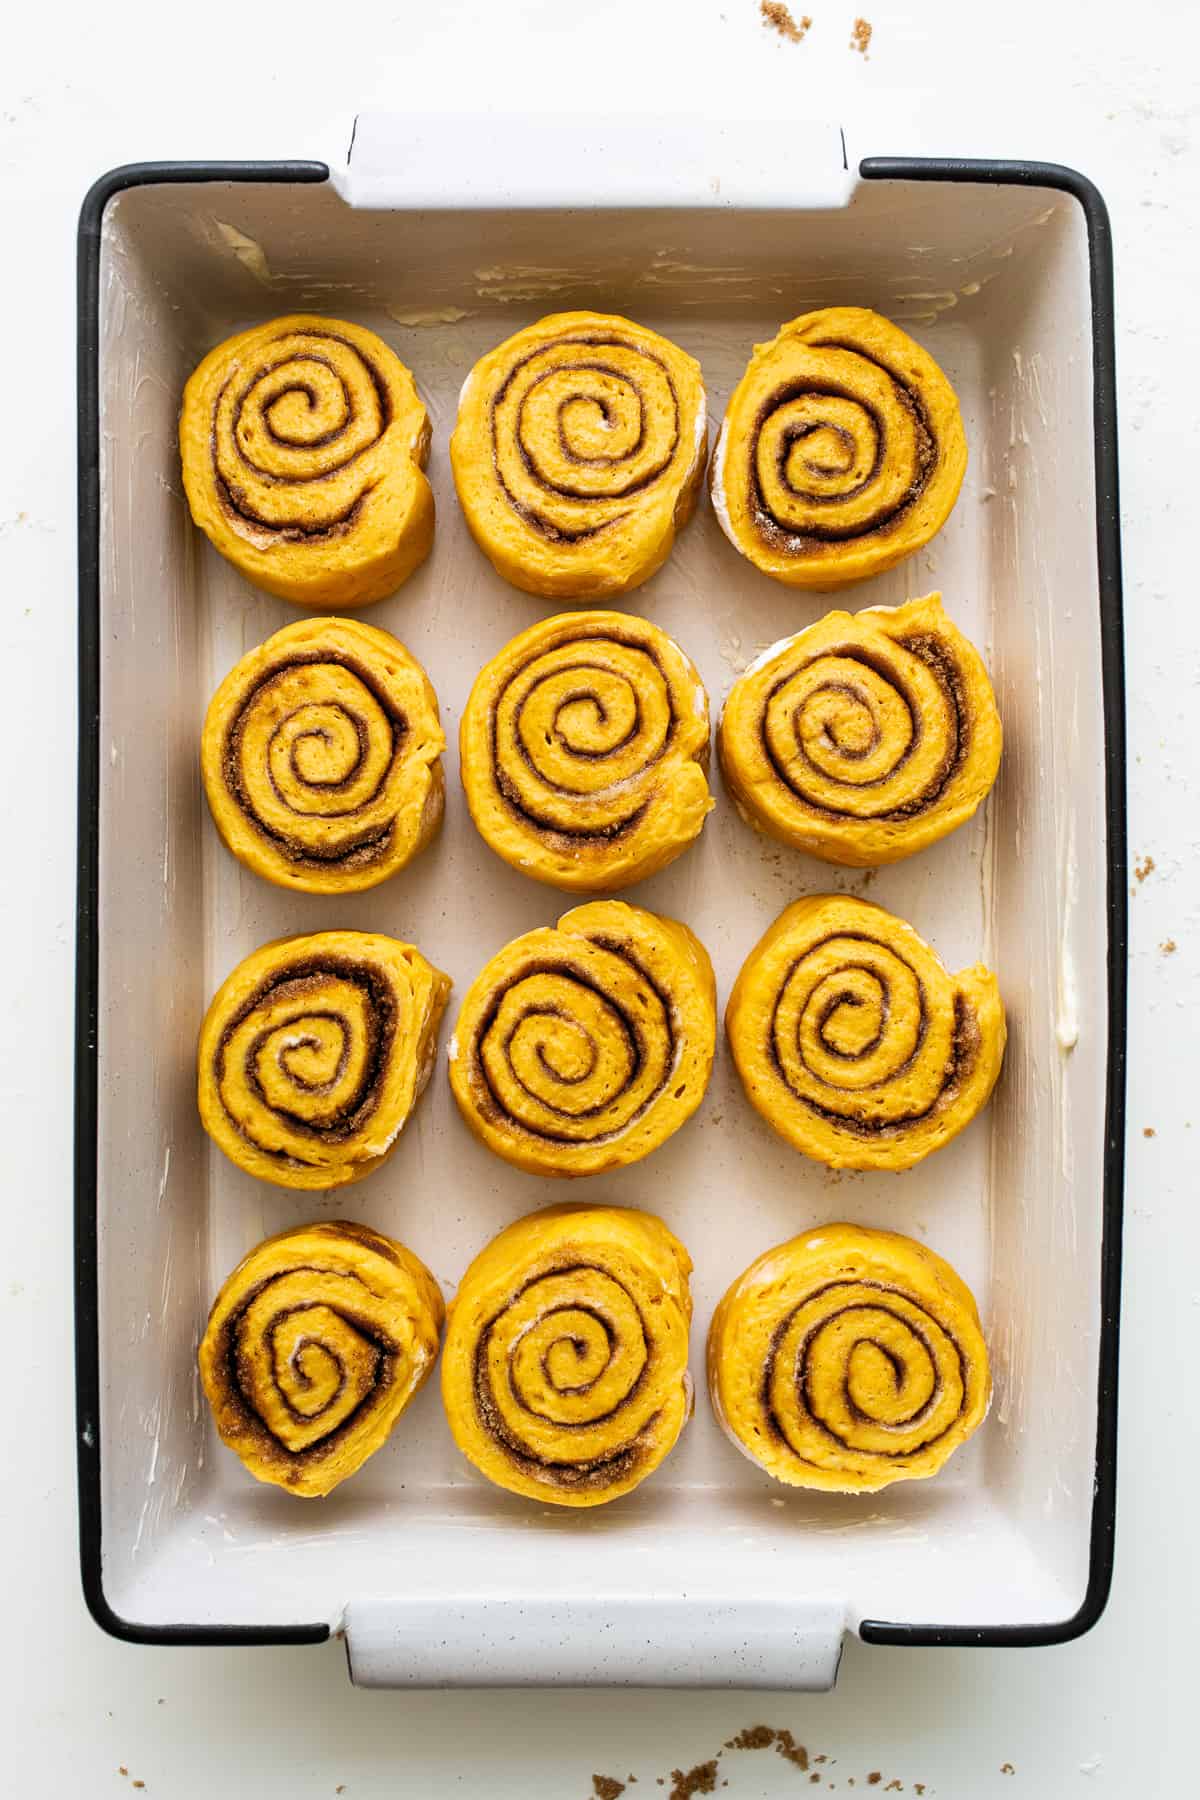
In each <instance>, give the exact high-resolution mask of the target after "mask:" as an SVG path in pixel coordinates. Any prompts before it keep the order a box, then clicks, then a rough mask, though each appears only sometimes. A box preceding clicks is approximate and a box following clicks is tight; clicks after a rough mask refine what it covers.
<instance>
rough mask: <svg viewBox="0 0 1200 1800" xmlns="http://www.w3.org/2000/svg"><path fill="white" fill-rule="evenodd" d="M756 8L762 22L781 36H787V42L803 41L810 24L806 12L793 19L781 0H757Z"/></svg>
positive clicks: (799, 42)
mask: <svg viewBox="0 0 1200 1800" xmlns="http://www.w3.org/2000/svg"><path fill="white" fill-rule="evenodd" d="M758 10H759V12H760V13H761V15H762V22H763V24H764V25H769V26H770V27H771V30H772V31H777V32H778V33H779V35H780V37H781V38H787V39H788V41H789V43H793V44H801V43H803V42H804V39H805V37H806V35H807V33H808V31H809V28H810V27H811V25H812V20H811V19H810V18H809V16H808V14H807V13H804V14H802V15H801V17H800V18H799V19H798V20H797V19H793V17H792V15H791V13H790V12H789V11H788V9H787V7H786V6H784V5H783V4H782V0H759V8H758Z"/></svg>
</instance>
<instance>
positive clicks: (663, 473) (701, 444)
mask: <svg viewBox="0 0 1200 1800" xmlns="http://www.w3.org/2000/svg"><path fill="white" fill-rule="evenodd" d="M706 427H707V412H706V407H705V397H704V383H703V380H702V378H701V374H700V365H699V363H697V362H696V361H695V360H694V358H692V357H690V356H688V355H687V354H686V352H684V351H683V350H680V349H679V348H678V347H677V346H676V345H675V344H672V343H669V342H668V340H667V339H666V338H663V337H659V335H658V333H657V332H654V331H647V330H646V328H645V326H642V325H635V324H634V323H633V321H632V320H631V319H622V318H618V317H616V316H613V315H610V314H608V313H592V312H573V313H553V314H551V316H550V317H549V318H545V319H539V320H538V322H537V324H536V325H530V326H527V327H526V329H525V330H524V331H519V332H517V334H516V336H515V337H511V338H508V339H507V340H506V341H505V342H504V343H503V344H500V345H499V346H498V347H497V348H496V349H495V350H492V351H489V353H488V354H487V355H486V356H485V357H483V358H482V359H481V360H480V361H479V362H477V363H476V365H475V367H474V368H473V369H472V371H471V373H470V375H469V376H468V377H467V381H466V383H465V385H464V387H463V391H462V396H461V398H460V400H459V408H458V423H457V425H456V426H455V429H454V435H453V437H452V438H451V439H450V460H451V462H452V464H453V467H454V481H455V486H456V487H457V489H458V497H459V500H460V502H461V503H462V509H463V512H464V514H465V515H466V520H467V524H468V525H469V526H470V528H471V533H472V535H473V537H474V538H475V541H476V542H477V543H478V545H479V547H480V549H481V550H482V551H483V552H484V554H485V555H486V556H488V557H489V558H490V559H491V561H492V563H493V564H494V566H495V568H496V569H497V570H498V571H499V573H500V574H501V575H503V577H504V578H505V580H506V581H511V582H512V583H513V585H514V586H515V587H519V588H524V589H525V590H526V591H527V592H528V593H531V594H541V595H544V596H546V598H548V599H575V598H587V599H610V598H613V597H615V596H616V595H618V594H626V593H628V592H629V590H630V589H631V588H635V587H638V586H639V585H640V584H641V583H642V582H643V581H646V580H647V579H648V578H649V577H650V576H651V575H653V574H654V572H655V570H656V569H658V568H659V567H660V566H661V565H662V564H663V563H664V562H665V561H666V559H667V556H668V555H669V554H670V550H671V545H672V544H673V543H674V541H675V534H676V532H677V531H678V530H680V528H681V527H682V526H683V525H684V523H685V522H686V520H687V519H688V518H689V517H690V515H691V513H692V510H693V508H694V506H695V503H696V496H697V493H698V491H699V488H700V485H701V483H702V481H703V477H704V464H705V455H706V450H707V430H706Z"/></svg>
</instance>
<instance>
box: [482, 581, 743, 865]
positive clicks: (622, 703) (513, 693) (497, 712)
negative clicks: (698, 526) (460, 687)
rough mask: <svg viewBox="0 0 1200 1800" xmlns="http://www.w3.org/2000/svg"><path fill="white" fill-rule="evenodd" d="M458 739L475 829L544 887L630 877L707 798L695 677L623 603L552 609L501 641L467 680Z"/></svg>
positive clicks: (676, 847) (693, 830)
mask: <svg viewBox="0 0 1200 1800" xmlns="http://www.w3.org/2000/svg"><path fill="white" fill-rule="evenodd" d="M459 748H460V764H461V769H462V781H463V788H464V790H465V792H466V796H467V805H468V806H469V807H470V809H471V817H472V819H473V820H474V821H475V825H476V828H477V830H478V831H479V833H480V835H481V837H483V838H484V840H485V841H486V842H487V843H488V844H489V845H490V846H491V848H492V849H493V850H494V851H495V852H496V854H497V855H498V856H502V857H503V858H504V860H505V862H507V863H511V865H512V866H513V868H515V869H520V870H521V872H522V874H525V875H529V876H532V877H533V879H534V880H535V881H544V882H547V883H548V884H549V885H550V886H551V887H558V888H567V889H570V890H573V891H576V892H582V893H590V894H594V893H613V892H615V891H616V890H617V889H619V888H623V887H628V886H629V885H630V883H631V882H634V881H641V880H643V879H644V878H645V877H646V876H647V875H653V874H654V873H655V872H656V871H657V870H659V869H662V868H665V867H666V865H667V864H668V863H670V862H673V861H674V859H675V858H676V857H677V856H678V855H680V853H681V852H682V851H684V850H686V849H687V847H688V845H689V844H691V843H692V842H693V841H694V839H695V838H697V837H698V836H699V834H700V829H701V827H702V826H703V824H704V821H705V818H706V817H707V816H708V814H709V812H710V811H711V810H712V806H713V801H712V799H711V797H710V795H709V791H708V777H707V770H708V759H709V723H708V694H707V692H706V690H705V687H704V683H703V682H702V681H701V679H700V676H699V674H698V672H697V670H696V668H695V666H694V664H693V663H692V662H691V660H690V658H689V657H687V656H685V654H684V652H683V651H682V650H681V649H680V647H679V645H678V644H677V643H676V642H675V640H674V639H673V638H670V637H668V636H667V634H666V632H665V631H660V630H659V628H658V627H657V625H652V624H651V623H650V621H649V620H648V619H639V618H637V617H636V616H635V615H634V614H632V613H619V612H577V613H560V614H558V615H557V616H556V617H554V618H552V619H544V620H543V621H542V622H541V624H540V625H532V626H530V628H529V630H528V631H522V632H521V633H520V634H519V636H517V637H515V638H513V639H512V641H511V642H510V643H508V644H506V645H505V647H504V649H503V650H501V651H500V653H499V655H497V656H494V657H493V658H492V660H491V662H490V663H488V664H487V665H486V667H485V668H484V669H483V670H482V671H481V673H480V674H479V676H478V677H477V678H476V681H475V685H474V686H473V687H472V689H471V694H470V697H469V699H468V701H467V704H466V707H465V709H464V711H463V716H462V723H461V727H460V731H459Z"/></svg>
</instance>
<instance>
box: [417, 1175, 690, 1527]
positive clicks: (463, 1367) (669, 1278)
mask: <svg viewBox="0 0 1200 1800" xmlns="http://www.w3.org/2000/svg"><path fill="white" fill-rule="evenodd" d="M691 1266H692V1264H691V1258H690V1257H689V1256H688V1253H687V1251H686V1250H685V1249H684V1247H683V1245H682V1244H681V1243H680V1242H679V1240H678V1239H677V1238H675V1237H674V1236H672V1234H671V1233H670V1232H669V1231H668V1230H667V1228H666V1226H665V1225H664V1224H663V1223H662V1221H661V1219H657V1218H655V1217H654V1216H653V1215H652V1214H650V1213H644V1212H634V1211H632V1210H629V1209H626V1208H620V1207H600V1208H594V1209H593V1208H580V1207H548V1208H547V1209H546V1210H545V1211H543V1212H538V1213H534V1214H532V1215H531V1216H530V1217H529V1218H527V1219H519V1220H518V1221H517V1223H516V1224H515V1225H510V1226H509V1227H508V1229H507V1230H506V1231H502V1232H501V1233H500V1235H499V1237H497V1238H494V1239H493V1240H492V1242H491V1243H490V1244H489V1245H488V1246H487V1248H486V1249H485V1250H483V1251H481V1252H480V1254H479V1255H478V1256H477V1257H476V1258H475V1261H474V1262H473V1263H472V1264H471V1266H470V1268H469V1269H468V1270H467V1272H466V1274H465V1275H464V1276H463V1278H462V1281H461V1282H460V1283H459V1287H458V1293H457V1295H456V1296H455V1299H454V1301H453V1303H452V1305H451V1308H450V1315H449V1319H448V1321H447V1329H446V1347H445V1351H444V1353H443V1356H442V1398H443V1401H444V1403H445V1407H446V1417H447V1419H448V1420H449V1423H450V1429H451V1431H452V1432H453V1434H454V1440H455V1442H456V1443H457V1445H458V1447H459V1449H460V1450H461V1451H462V1452H463V1455H464V1456H466V1457H467V1458H468V1459H469V1460H470V1461H471V1462H472V1463H474V1465H475V1467H476V1468H477V1469H479V1470H480V1471H481V1473H482V1474H484V1475H486V1476H487V1478H488V1480H489V1481H493V1482H495V1483H496V1485H497V1486H498V1487H502V1488H508V1489H509V1491H510V1492H512V1493H515V1494H524V1495H526V1496H527V1497H528V1498H529V1499H531V1500H540V1501H542V1502H543V1503H545V1502H549V1503H550V1504H551V1505H554V1506H600V1505H602V1504H603V1503H604V1502H605V1501H608V1500H615V1499H617V1497H618V1496H619V1495H621V1494H627V1493H628V1492H629V1491H630V1490H631V1489H632V1488H635V1487H636V1486H637V1485H638V1483H639V1482H641V1481H644V1480H645V1479H646V1477H647V1476H648V1475H651V1474H652V1473H653V1472H654V1470H655V1469H657V1468H658V1466H659V1464H660V1463H661V1462H662V1461H663V1458H664V1457H665V1456H666V1455H667V1454H668V1453H669V1452H670V1450H671V1449H672V1448H673V1446H674V1444H675V1442H676V1439H677V1438H678V1437H679V1434H680V1432H681V1431H682V1429H683V1427H684V1425H685V1423H686V1422H687V1420H688V1418H689V1417H690V1415H691V1411H692V1384H691V1380H690V1377H689V1375H688V1369H687V1358H688V1325H689V1321H690V1319H691V1313H692V1301H691V1293H690V1290H689V1288H688V1275H689V1273H690V1271H691Z"/></svg>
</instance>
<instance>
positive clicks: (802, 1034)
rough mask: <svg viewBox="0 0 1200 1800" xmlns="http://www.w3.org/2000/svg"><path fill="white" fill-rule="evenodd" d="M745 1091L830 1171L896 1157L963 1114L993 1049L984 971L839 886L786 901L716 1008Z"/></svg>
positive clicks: (920, 1147) (1000, 1049) (994, 1026)
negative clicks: (947, 956) (945, 961)
mask: <svg viewBox="0 0 1200 1800" xmlns="http://www.w3.org/2000/svg"><path fill="white" fill-rule="evenodd" d="M726 1027H727V1030H728V1033H729V1041H730V1046H731V1048H732V1051H733V1056H734V1061H735V1063H736V1064H737V1068H738V1073H739V1074H740V1076H741V1078H742V1083H743V1086H744V1087H745V1089H746V1093H747V1095H748V1097H749V1099H750V1100H751V1102H752V1103H753V1105H754V1106H755V1107H756V1108H757V1109H758V1111H759V1112H760V1113H761V1114H762V1115H763V1117H764V1118H765V1119H766V1120H767V1121H768V1122H769V1123H770V1124H771V1125H773V1126H774V1127H775V1129H776V1131H778V1132H779V1133H780V1134H781V1135H782V1136H783V1137H785V1138H787V1139H788V1141H789V1142H790V1143H792V1144H794V1145H795V1146H796V1148H797V1149H799V1150H802V1151H804V1153H805V1155H807V1156H811V1157H814V1158H815V1159H816V1160H817V1161H818V1162H823V1163H825V1164H827V1165H828V1167H830V1168H833V1169H905V1168H909V1167H911V1166H912V1165H913V1164H914V1163H917V1162H919V1161H920V1160H921V1159H922V1158H923V1157H925V1156H927V1155H929V1153H930V1151H932V1150H937V1149H940V1148H941V1147H942V1146H943V1145H944V1144H946V1143H948V1142H949V1140H950V1139H951V1138H952V1137H954V1136H955V1135H956V1134H957V1133H958V1132H959V1131H961V1130H962V1129H963V1127H964V1126H965V1125H967V1124H969V1123H970V1121H971V1120H972V1119H973V1118H974V1117H975V1115H976V1113H977V1112H978V1111H979V1109H980V1107H981V1106H983V1104H984V1103H985V1101H986V1100H987V1098H988V1096H989V1095H990V1093H991V1091H992V1088H993V1086H994V1085H995V1082H996V1078H997V1076H998V1074H999V1071H1000V1063H1001V1059H1002V1057H1003V1054H1004V1039H1005V1027H1004V1009H1003V1006H1002V1005H1001V1002H1000V995H999V990H998V987H997V984H996V978H995V976H994V975H992V974H990V973H989V971H988V970H986V969H984V968H982V967H979V966H976V967H974V968H971V969H965V970H963V971H962V972H961V973H960V974H958V975H950V974H949V973H948V971H947V970H946V969H945V968H944V967H943V965H942V964H941V962H940V961H939V960H938V958H937V956H936V955H935V954H934V952H933V951H932V950H931V949H930V947H929V945H928V944H926V943H925V942H924V940H923V939H922V938H920V937H919V936H918V935H917V933H916V932H915V931H914V930H913V928H912V926H911V925H908V924H906V923H905V922H904V920H903V919H897V918H895V917H893V915H892V914H891V913H887V912H885V911H884V910H883V908H882V907H879V906H873V905H871V904H870V903H869V902H868V901H865V900H857V899H854V898H853V897H851V896H850V895H846V894H822V895H814V896H811V897H809V898H808V899H804V900H797V901H795V902H794V903H793V905H791V906H789V907H788V908H787V909H786V911H785V912H783V913H782V914H781V916H780V917H779V918H778V919H777V920H776V922H775V924H774V925H773V926H772V927H771V928H770V930H769V931H768V932H767V933H766V935H765V936H764V937H763V939H762V940H761V942H760V943H759V944H758V945H757V946H756V947H755V948H754V949H753V950H752V951H751V953H750V955H749V957H748V958H747V959H746V962H745V964H744V965H743V967H742V970H741V973H740V974H739V976H738V978H737V981H736V982H735V984H734V987H733V992H732V993H731V995H730V998H729V1006H728V1010H727V1012H726Z"/></svg>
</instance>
